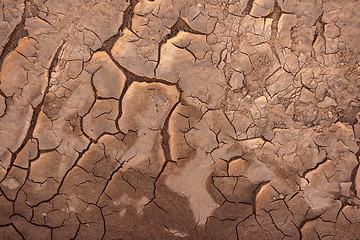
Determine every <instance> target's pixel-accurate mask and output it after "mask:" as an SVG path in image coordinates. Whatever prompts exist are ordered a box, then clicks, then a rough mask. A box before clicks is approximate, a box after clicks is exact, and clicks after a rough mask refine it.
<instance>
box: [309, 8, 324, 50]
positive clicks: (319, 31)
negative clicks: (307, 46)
mask: <svg viewBox="0 0 360 240" xmlns="http://www.w3.org/2000/svg"><path fill="white" fill-rule="evenodd" d="M322 19H323V13H321V15H320V16H319V17H318V19H316V21H315V23H314V26H315V27H316V30H315V34H314V39H313V41H312V45H313V46H314V44H315V42H316V40H317V38H318V37H319V36H320V37H322V38H324V40H326V38H325V35H324V31H325V25H326V23H325V22H323V20H322Z"/></svg>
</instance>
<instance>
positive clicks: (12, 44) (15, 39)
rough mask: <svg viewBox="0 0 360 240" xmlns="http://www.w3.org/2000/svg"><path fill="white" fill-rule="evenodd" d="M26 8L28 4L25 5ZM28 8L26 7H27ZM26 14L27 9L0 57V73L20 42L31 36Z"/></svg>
mask: <svg viewBox="0 0 360 240" xmlns="http://www.w3.org/2000/svg"><path fill="white" fill-rule="evenodd" d="M25 6H26V4H25ZM25 8H26V7H25ZM25 12H26V9H24V13H23V15H22V16H21V21H20V23H19V24H18V25H16V27H15V29H14V30H13V31H12V33H11V34H10V36H9V39H8V41H7V42H6V44H5V46H4V48H3V50H2V52H1V55H0V71H1V68H2V65H3V63H4V60H5V58H6V57H7V56H8V55H9V54H10V53H11V52H12V51H14V50H15V49H16V47H17V46H18V45H19V40H20V39H22V38H24V37H27V36H29V33H28V31H27V30H26V29H25V20H26V17H25ZM0 94H1V95H5V94H4V93H3V92H1V93H0Z"/></svg>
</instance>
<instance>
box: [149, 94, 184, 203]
mask: <svg viewBox="0 0 360 240" xmlns="http://www.w3.org/2000/svg"><path fill="white" fill-rule="evenodd" d="M180 99H181V95H180V97H179V101H178V102H177V103H176V104H174V106H173V107H172V108H171V110H170V112H169V114H168V116H167V117H166V119H165V122H164V125H163V127H162V129H161V136H162V142H161V146H162V149H163V152H164V156H165V162H164V164H163V165H162V167H161V169H160V171H159V173H158V174H157V176H156V178H155V181H154V189H153V197H152V198H151V199H150V201H149V202H148V203H146V204H145V205H144V207H145V206H147V205H149V204H150V203H152V202H153V201H154V199H155V198H156V186H157V182H158V181H159V179H160V176H161V174H162V173H163V172H164V171H165V169H166V166H167V165H168V164H169V163H175V164H176V162H175V161H174V160H172V158H171V152H170V147H169V139H170V134H169V122H170V118H171V116H172V114H173V113H174V111H175V109H176V107H177V106H178V105H179V104H180V103H181V101H180ZM155 204H156V203H155Z"/></svg>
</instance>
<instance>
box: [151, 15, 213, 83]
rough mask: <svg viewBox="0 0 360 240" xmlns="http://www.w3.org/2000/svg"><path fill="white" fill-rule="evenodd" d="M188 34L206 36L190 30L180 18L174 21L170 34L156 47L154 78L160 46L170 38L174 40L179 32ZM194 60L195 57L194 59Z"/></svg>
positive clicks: (159, 55) (158, 62) (158, 60)
mask: <svg viewBox="0 0 360 240" xmlns="http://www.w3.org/2000/svg"><path fill="white" fill-rule="evenodd" d="M180 31H183V32H188V33H192V34H197V35H208V34H206V33H203V32H200V31H196V30H194V29H192V28H191V27H190V26H189V24H187V23H186V22H185V21H184V20H183V19H182V18H181V17H179V18H178V20H177V21H176V23H175V24H174V25H173V26H172V27H171V28H170V33H169V34H167V35H165V36H164V37H163V38H162V39H161V41H160V43H159V45H158V56H157V63H156V66H155V68H154V76H156V70H157V68H158V67H159V64H160V58H161V49H162V46H163V45H164V44H165V43H167V41H168V40H169V39H171V38H174V37H176V36H177V34H178V33H179V32H180ZM195 58H196V57H195Z"/></svg>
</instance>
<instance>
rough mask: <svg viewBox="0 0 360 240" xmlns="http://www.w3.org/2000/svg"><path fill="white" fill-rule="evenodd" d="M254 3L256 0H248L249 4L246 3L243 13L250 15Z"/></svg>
mask: <svg viewBox="0 0 360 240" xmlns="http://www.w3.org/2000/svg"><path fill="white" fill-rule="evenodd" d="M253 4H254V0H248V2H247V4H246V7H245V9H244V11H242V13H241V14H242V15H249V14H250V12H251V8H252V6H253Z"/></svg>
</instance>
